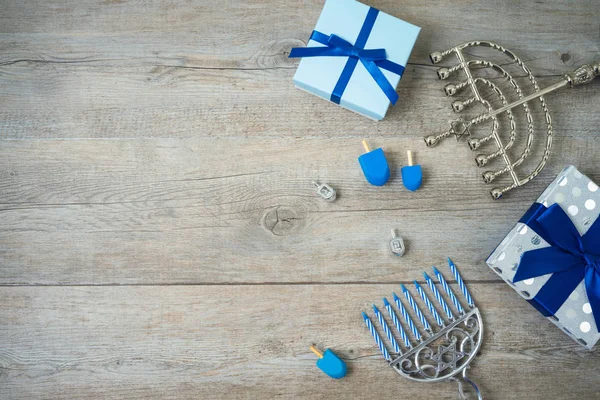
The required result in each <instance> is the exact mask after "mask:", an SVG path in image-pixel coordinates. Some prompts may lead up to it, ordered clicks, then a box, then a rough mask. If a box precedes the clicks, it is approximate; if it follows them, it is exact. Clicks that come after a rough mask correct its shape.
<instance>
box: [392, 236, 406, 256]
mask: <svg viewBox="0 0 600 400" xmlns="http://www.w3.org/2000/svg"><path fill="white" fill-rule="evenodd" d="M390 251H391V252H392V253H394V254H395V255H397V256H398V257H402V256H403V255H404V252H405V251H406V247H405V246H404V240H402V238H401V237H400V236H398V235H396V230H395V229H392V240H390Z"/></svg>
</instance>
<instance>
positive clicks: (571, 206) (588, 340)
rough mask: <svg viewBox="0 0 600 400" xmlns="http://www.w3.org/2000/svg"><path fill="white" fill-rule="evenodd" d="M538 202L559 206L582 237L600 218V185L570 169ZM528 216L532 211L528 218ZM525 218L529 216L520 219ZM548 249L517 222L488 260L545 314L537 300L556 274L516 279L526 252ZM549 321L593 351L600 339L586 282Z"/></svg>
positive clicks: (493, 268)
mask: <svg viewBox="0 0 600 400" xmlns="http://www.w3.org/2000/svg"><path fill="white" fill-rule="evenodd" d="M536 203H537V204H541V205H543V206H545V207H551V206H552V205H553V204H558V205H559V206H560V207H561V208H562V209H563V211H564V212H565V213H566V214H567V215H568V217H569V219H570V220H571V221H572V223H573V225H574V226H575V228H576V229H577V231H578V233H579V234H580V235H582V236H583V235H584V234H585V233H586V232H587V231H588V230H589V229H590V227H591V226H592V225H593V224H594V223H595V222H596V220H597V219H598V218H599V213H600V190H599V189H598V185H596V184H595V183H594V182H593V181H592V180H590V179H589V178H588V177H587V176H585V175H583V174H582V173H581V172H579V171H578V170H577V168H575V167H574V166H568V167H567V168H565V169H564V170H563V171H562V172H561V173H560V174H559V175H558V176H557V177H556V179H555V180H554V182H552V183H551V184H550V186H548V188H547V189H546V190H545V191H544V193H542V195H541V196H540V197H539V198H538V199H537V201H536ZM534 207H535V205H534ZM528 214H529V212H528V213H526V214H525V216H527V215H528ZM525 219H528V217H525V218H522V219H521V220H522V221H523V220H525ZM599 223H600V222H599ZM549 246H550V245H549V244H548V242H546V241H545V240H544V239H543V238H542V237H541V235H540V234H539V232H535V231H534V229H532V228H531V227H530V226H528V225H527V224H525V223H523V222H518V223H517V224H516V225H515V227H514V228H513V229H512V230H511V231H510V232H509V233H508V235H506V237H505V238H504V240H502V242H501V243H500V245H499V246H498V247H497V248H496V249H495V250H494V252H493V253H492V254H491V255H490V256H489V258H488V259H487V261H486V263H487V265H488V266H489V267H490V268H491V269H492V270H493V271H495V272H496V273H497V274H498V275H499V276H500V277H501V278H502V279H504V281H506V283H508V284H509V285H510V286H511V287H512V288H513V289H515V291H516V292H517V293H519V294H520V295H521V297H523V298H525V299H526V300H528V301H529V302H530V303H532V305H533V306H534V307H536V308H538V310H540V311H541V312H543V313H545V314H548V312H547V310H546V309H545V306H544V305H543V304H541V303H539V302H538V301H537V300H536V295H537V294H538V293H539V292H540V290H541V289H542V287H543V286H544V285H545V284H546V283H547V282H548V280H549V279H550V278H551V277H552V275H553V274H546V275H541V276H538V277H534V278H530V279H526V280H523V281H519V282H513V280H514V277H515V275H516V273H517V270H518V269H519V264H520V262H521V256H522V255H523V253H525V252H527V251H530V250H536V249H542V248H545V247H549ZM547 318H548V319H549V320H550V321H551V322H552V323H554V324H556V325H557V326H558V327H560V329H562V330H563V332H565V333H566V334H567V335H569V336H570V337H572V338H573V339H574V340H576V341H577V342H578V343H579V344H581V345H582V346H585V347H586V348H588V349H591V348H592V347H593V346H594V344H595V343H596V342H597V341H598V340H599V339H600V333H599V332H598V327H597V324H596V321H594V314H593V313H592V308H591V305H590V302H589V299H588V295H587V290H586V286H585V282H584V281H581V282H580V283H579V285H578V286H577V287H576V288H575V290H573V292H572V293H571V294H570V295H569V296H568V298H567V300H566V301H565V302H564V303H563V304H562V306H560V308H559V309H558V310H557V311H556V312H555V313H554V315H550V316H548V317H547Z"/></svg>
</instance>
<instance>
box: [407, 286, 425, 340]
mask: <svg viewBox="0 0 600 400" xmlns="http://www.w3.org/2000/svg"><path fill="white" fill-rule="evenodd" d="M400 287H401V288H402V292H403V293H404V296H405V297H406V300H408V303H409V304H410V306H411V307H412V309H413V311H414V312H415V314H417V318H419V321H421V324H422V325H423V327H424V328H425V330H426V331H427V332H429V333H431V326H430V325H429V322H428V321H427V320H426V319H425V316H424V315H423V313H422V312H421V310H420V309H419V306H418V305H417V302H416V301H415V299H413V297H412V296H411V294H410V292H409V291H408V289H407V288H405V287H404V285H403V284H400Z"/></svg>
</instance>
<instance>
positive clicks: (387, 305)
mask: <svg viewBox="0 0 600 400" xmlns="http://www.w3.org/2000/svg"><path fill="white" fill-rule="evenodd" d="M383 304H384V305H385V309H386V310H387V312H388V314H389V315H390V318H391V319H392V322H393V323H394V326H395V327H396V329H397V330H398V332H400V336H401V337H402V341H403V342H404V346H406V347H408V348H409V349H410V348H412V345H411V344H410V340H409V339H408V335H407V334H406V331H405V330H404V328H403V327H402V325H401V324H400V320H399V319H398V316H397V315H396V311H394V309H393V308H392V305H391V304H390V303H389V302H388V301H387V299H386V298H384V299H383Z"/></svg>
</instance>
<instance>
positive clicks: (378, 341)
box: [362, 312, 390, 361]
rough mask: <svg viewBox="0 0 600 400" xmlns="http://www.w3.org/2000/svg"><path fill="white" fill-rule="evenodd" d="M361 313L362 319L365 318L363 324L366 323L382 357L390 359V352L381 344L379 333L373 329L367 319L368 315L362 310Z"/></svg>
mask: <svg viewBox="0 0 600 400" xmlns="http://www.w3.org/2000/svg"><path fill="white" fill-rule="evenodd" d="M362 315H363V319H364V320H365V324H366V325H367V328H369V331H370V332H371V335H372V336H373V339H375V343H377V346H379V350H380V351H381V354H383V358H385V360H386V361H390V353H388V350H387V349H386V347H385V345H384V344H383V341H382V340H381V338H380V337H379V334H378V333H377V331H376V330H375V327H374V326H373V324H372V323H371V320H370V319H369V317H368V315H367V314H365V313H364V312H363V313H362Z"/></svg>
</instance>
